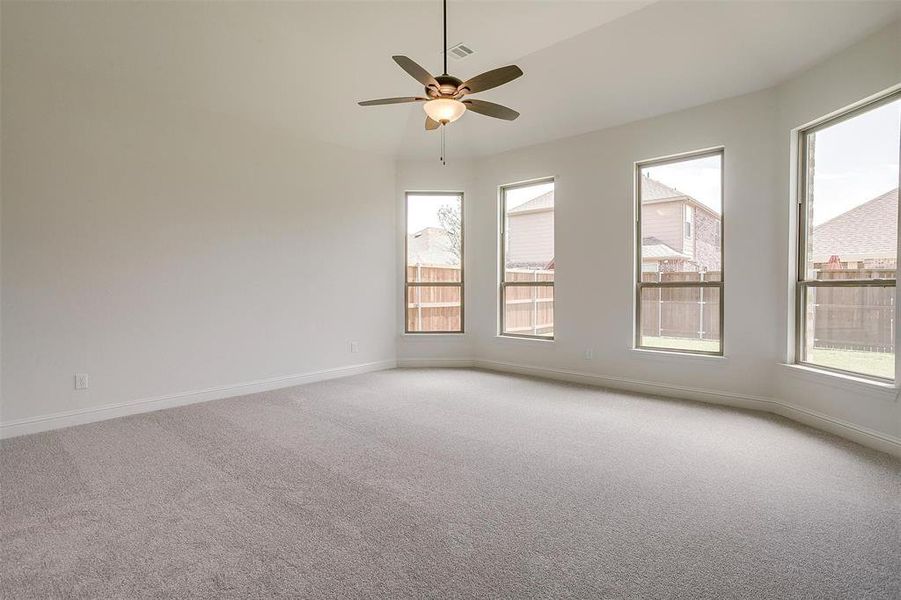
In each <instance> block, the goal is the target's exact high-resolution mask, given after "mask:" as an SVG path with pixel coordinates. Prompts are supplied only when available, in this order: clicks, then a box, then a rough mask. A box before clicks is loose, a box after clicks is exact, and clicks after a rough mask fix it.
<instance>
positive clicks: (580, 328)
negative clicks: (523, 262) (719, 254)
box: [398, 23, 901, 449]
mask: <svg viewBox="0 0 901 600" xmlns="http://www.w3.org/2000/svg"><path fill="white" fill-rule="evenodd" d="M899 40H901V24H898V23H896V24H894V25H893V26H892V27H890V28H887V29H885V30H883V31H881V32H878V33H877V34H875V35H873V36H871V37H870V38H868V39H866V40H864V41H863V42H861V43H860V44H858V45H857V46H855V47H852V48H850V49H848V50H846V51H844V52H842V53H841V54H839V55H837V56H835V57H833V58H831V59H829V60H827V61H825V62H824V63H823V64H821V65H818V66H816V67H814V68H812V69H811V70H809V71H807V72H805V73H803V74H801V75H799V76H798V77H796V78H794V79H793V80H791V81H789V82H786V83H785V84H783V85H781V86H778V87H777V88H773V89H768V90H763V91H760V92H757V93H753V94H749V95H746V96H741V97H737V98H732V99H728V100H724V101H720V102H716V103H713V104H708V105H704V106H700V107H696V108H692V109H689V110H685V111H680V112H677V113H671V114H667V115H664V116H661V117H657V118H653V119H648V120H643V121H639V122H635V123H630V124H627V125H624V126H620V127H615V128H611V129H606V130H602V131H597V132H594V133H590V134H586V135H582V136H578V137H572V138H567V139H563V140H559V141H555V142H551V143H546V144H541V145H538V146H533V147H529V148H524V149H520V150H516V151H512V152H508V153H504V154H501V155H497V156H493V157H489V158H487V159H484V160H477V161H474V162H473V169H472V171H471V172H467V173H466V178H465V179H461V180H459V181H456V182H455V181H453V179H451V181H448V180H447V178H444V179H442V181H441V184H440V186H439V187H448V186H449V187H461V186H467V187H468V188H469V189H471V192H470V194H469V195H468V197H467V202H468V204H467V209H468V210H469V222H468V224H467V225H468V229H467V232H466V236H467V242H468V245H467V257H466V261H467V262H466V268H467V273H468V274H469V282H470V289H469V296H468V304H467V308H466V315H467V323H466V326H467V328H468V332H469V333H468V336H469V339H470V340H471V343H472V354H471V355H470V358H472V359H473V360H474V362H475V364H483V365H486V366H492V365H494V366H500V365H502V364H505V365H507V367H510V365H521V366H527V367H530V368H537V369H544V372H545V373H552V372H554V371H558V372H562V371H566V372H570V373H578V374H587V375H593V376H597V377H596V381H600V382H605V383H608V384H611V385H618V386H620V387H626V388H635V389H657V390H660V391H661V392H666V393H674V394H677V395H684V396H690V397H711V398H713V397H719V398H731V399H732V401H734V402H735V403H738V404H746V405H748V406H756V407H761V406H770V405H774V402H781V403H782V405H780V407H779V410H780V411H781V412H782V413H783V414H791V416H793V417H795V418H798V419H802V420H806V421H808V422H811V423H816V424H817V425H819V426H824V425H828V424H829V423H833V424H835V423H838V422H840V423H838V424H839V429H840V430H842V431H843V432H844V433H848V428H849V427H851V428H857V429H861V430H866V433H869V434H873V435H874V436H876V437H878V438H881V439H884V440H888V441H889V443H890V444H895V445H896V446H897V448H898V449H901V409H899V404H898V401H897V398H896V394H895V392H894V390H891V389H889V390H886V389H884V388H879V387H877V386H873V385H870V384H859V383H855V382H849V381H846V380H843V379H839V378H836V377H834V376H829V375H821V374H816V375H811V374H810V373H808V372H806V371H801V370H799V369H797V368H792V367H786V366H783V364H782V363H785V362H787V361H789V359H790V357H789V356H788V354H787V348H788V346H789V335H788V331H789V323H788V320H787V315H788V314H789V308H788V307H789V304H788V301H789V298H790V297H791V293H790V265H791V264H792V261H791V258H792V257H791V255H790V248H791V246H790V241H789V238H790V235H789V232H790V231H793V229H791V228H790V227H791V224H790V222H789V214H790V212H791V208H792V206H793V204H792V202H793V198H791V197H790V194H789V189H790V185H789V180H790V173H789V171H790V167H791V164H792V160H791V154H790V150H789V141H790V130H791V129H792V128H795V127H798V126H800V125H803V124H804V123H806V122H809V121H810V120H812V119H815V118H817V117H820V116H822V115H824V114H827V113H829V112H832V111H835V110H838V109H841V108H843V107H845V106H847V105H849V104H850V103H852V102H855V101H857V100H860V99H862V98H865V97H867V96H870V95H872V94H875V93H877V92H879V91H882V90H885V89H887V88H889V87H891V86H893V85H895V84H898V83H899V82H901V52H899ZM714 146H723V147H725V190H724V241H725V252H724V262H725V264H724V267H725V281H726V283H725V295H724V301H725V354H726V356H725V358H713V357H688V356H677V355H665V354H659V353H650V352H644V351H636V350H633V349H631V345H632V339H633V338H632V336H633V288H634V285H633V278H634V270H633V266H632V265H633V262H632V261H633V252H634V239H633V229H634V227H633V191H632V185H633V184H632V179H633V163H634V161H638V160H643V159H649V158H654V157H659V156H666V155H669V154H674V153H680V152H686V151H691V150H698V149H702V148H710V147H714ZM418 168H419V165H418V164H417V163H401V164H400V166H399V168H398V172H399V173H403V174H404V177H403V178H400V177H399V179H398V186H399V192H400V191H403V189H404V186H406V185H408V182H409V181H411V180H415V181H417V186H418V187H419V188H420V189H429V188H430V186H429V183H428V178H429V176H432V175H433V173H434V171H435V170H434V169H430V170H429V171H428V172H425V173H422V174H419V177H418V178H417V173H418V171H417V170H418ZM550 175H553V176H555V177H556V178H557V179H556V182H557V185H556V190H555V192H556V193H555V201H556V220H557V223H556V281H557V283H556V298H557V303H556V311H557V312H556V319H555V321H556V332H555V334H556V339H555V341H553V342H546V341H530V340H521V339H509V338H500V337H498V336H497V335H496V332H497V324H496V322H497V316H496V315H497V266H496V265H497V260H498V256H497V242H496V239H497V228H498V223H497V208H496V206H497V204H496V203H497V188H498V186H499V185H501V184H505V183H510V182H515V181H521V180H526V179H533V178H537V177H546V176H550ZM423 186H425V187H423ZM401 349H402V350H401V351H402V352H403V353H404V354H403V356H404V357H405V358H407V359H412V358H415V357H416V355H415V354H414V353H413V350H414V349H413V348H412V347H411V346H410V345H409V344H405V345H402V346H401ZM467 349H468V348H467ZM586 349H591V350H592V351H593V356H594V358H593V359H591V360H586V359H585V358H584V354H585V350H586ZM428 350H429V352H423V354H422V357H423V358H428V357H431V356H434V355H435V353H434V351H432V349H431V348H429V349H428ZM459 358H462V356H460V357H459ZM410 364H413V362H412V361H411V362H410ZM643 384H648V385H643ZM709 392H714V393H712V394H710V393H709ZM842 428H843V429H842Z"/></svg>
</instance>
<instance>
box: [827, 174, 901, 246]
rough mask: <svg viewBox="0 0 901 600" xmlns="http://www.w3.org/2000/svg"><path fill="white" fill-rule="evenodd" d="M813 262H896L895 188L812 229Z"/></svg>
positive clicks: (896, 215)
mask: <svg viewBox="0 0 901 600" xmlns="http://www.w3.org/2000/svg"><path fill="white" fill-rule="evenodd" d="M810 251H811V253H812V260H813V262H826V261H828V260H829V259H830V258H831V257H832V256H838V257H839V260H842V261H846V260H865V259H880V258H882V259H885V258H889V259H891V258H895V257H896V256H897V252H898V188H895V189H893V190H889V191H888V192H886V193H884V194H882V195H881V196H877V197H876V198H873V199H872V200H869V201H867V202H864V203H863V204H861V205H859V206H855V207H854V208H852V209H851V210H848V211H845V212H843V213H842V214H840V215H838V216H837V217H833V218H832V219H830V220H828V221H826V222H825V223H821V224H819V225H817V226H816V227H814V229H813V234H812V235H811V239H810Z"/></svg>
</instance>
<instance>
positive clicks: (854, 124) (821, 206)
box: [795, 92, 901, 381]
mask: <svg viewBox="0 0 901 600" xmlns="http://www.w3.org/2000/svg"><path fill="white" fill-rule="evenodd" d="M798 141H799V149H800V168H799V177H798V180H799V189H798V224H799V232H798V285H797V315H796V319H795V322H796V324H797V332H796V336H795V339H796V342H797V347H796V352H795V360H796V362H798V363H801V364H807V365H812V366H815V367H817V368H821V369H827V370H832V371H838V372H846V373H853V374H856V375H863V376H865V377H870V378H875V379H879V380H886V381H893V380H894V378H895V279H896V270H897V263H898V178H899V168H898V164H899V145H901V92H896V93H894V94H892V95H890V96H888V97H885V98H882V99H880V100H878V101H876V102H872V103H870V104H867V105H866V106H863V107H860V108H857V109H855V110H853V111H849V112H846V113H844V114H842V115H839V116H837V117H834V118H831V119H829V120H826V121H824V122H821V123H818V124H817V125H815V126H813V127H810V128H808V129H805V130H802V131H801V132H800V137H799V140H798Z"/></svg>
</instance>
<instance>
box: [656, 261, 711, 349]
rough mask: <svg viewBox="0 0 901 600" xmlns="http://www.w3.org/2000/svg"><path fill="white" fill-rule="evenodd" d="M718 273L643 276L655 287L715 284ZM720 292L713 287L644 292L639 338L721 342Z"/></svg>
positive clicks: (658, 289) (669, 288) (661, 289)
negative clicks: (672, 338) (700, 282)
mask: <svg viewBox="0 0 901 600" xmlns="http://www.w3.org/2000/svg"><path fill="white" fill-rule="evenodd" d="M720 276H721V274H720V272H719V271H708V272H706V273H658V272H654V273H642V274H641V279H642V281H647V282H655V283H669V282H686V283H690V282H699V281H718V280H719V279H720ZM719 304H720V290H719V289H718V288H715V287H706V288H704V287H666V288H656V287H655V288H643V289H642V291H641V335H642V336H643V337H677V338H689V339H695V340H718V339H720V307H719Z"/></svg>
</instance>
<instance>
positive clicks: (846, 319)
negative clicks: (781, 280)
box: [806, 269, 895, 352]
mask: <svg viewBox="0 0 901 600" xmlns="http://www.w3.org/2000/svg"><path fill="white" fill-rule="evenodd" d="M865 278H874V279H894V278H895V270H894V269H837V270H824V271H820V272H819V273H817V280H819V281H836V280H843V279H845V280H847V279H865ZM807 290H808V291H807V294H808V298H807V307H806V309H807V311H808V319H809V321H808V322H809V323H811V326H812V329H813V336H812V339H813V347H814V348H831V349H838V350H862V351H868V352H894V351H895V288H894V287H879V286H854V287H849V286H842V287H824V286H817V287H808V288H807ZM808 339H810V337H808Z"/></svg>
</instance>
